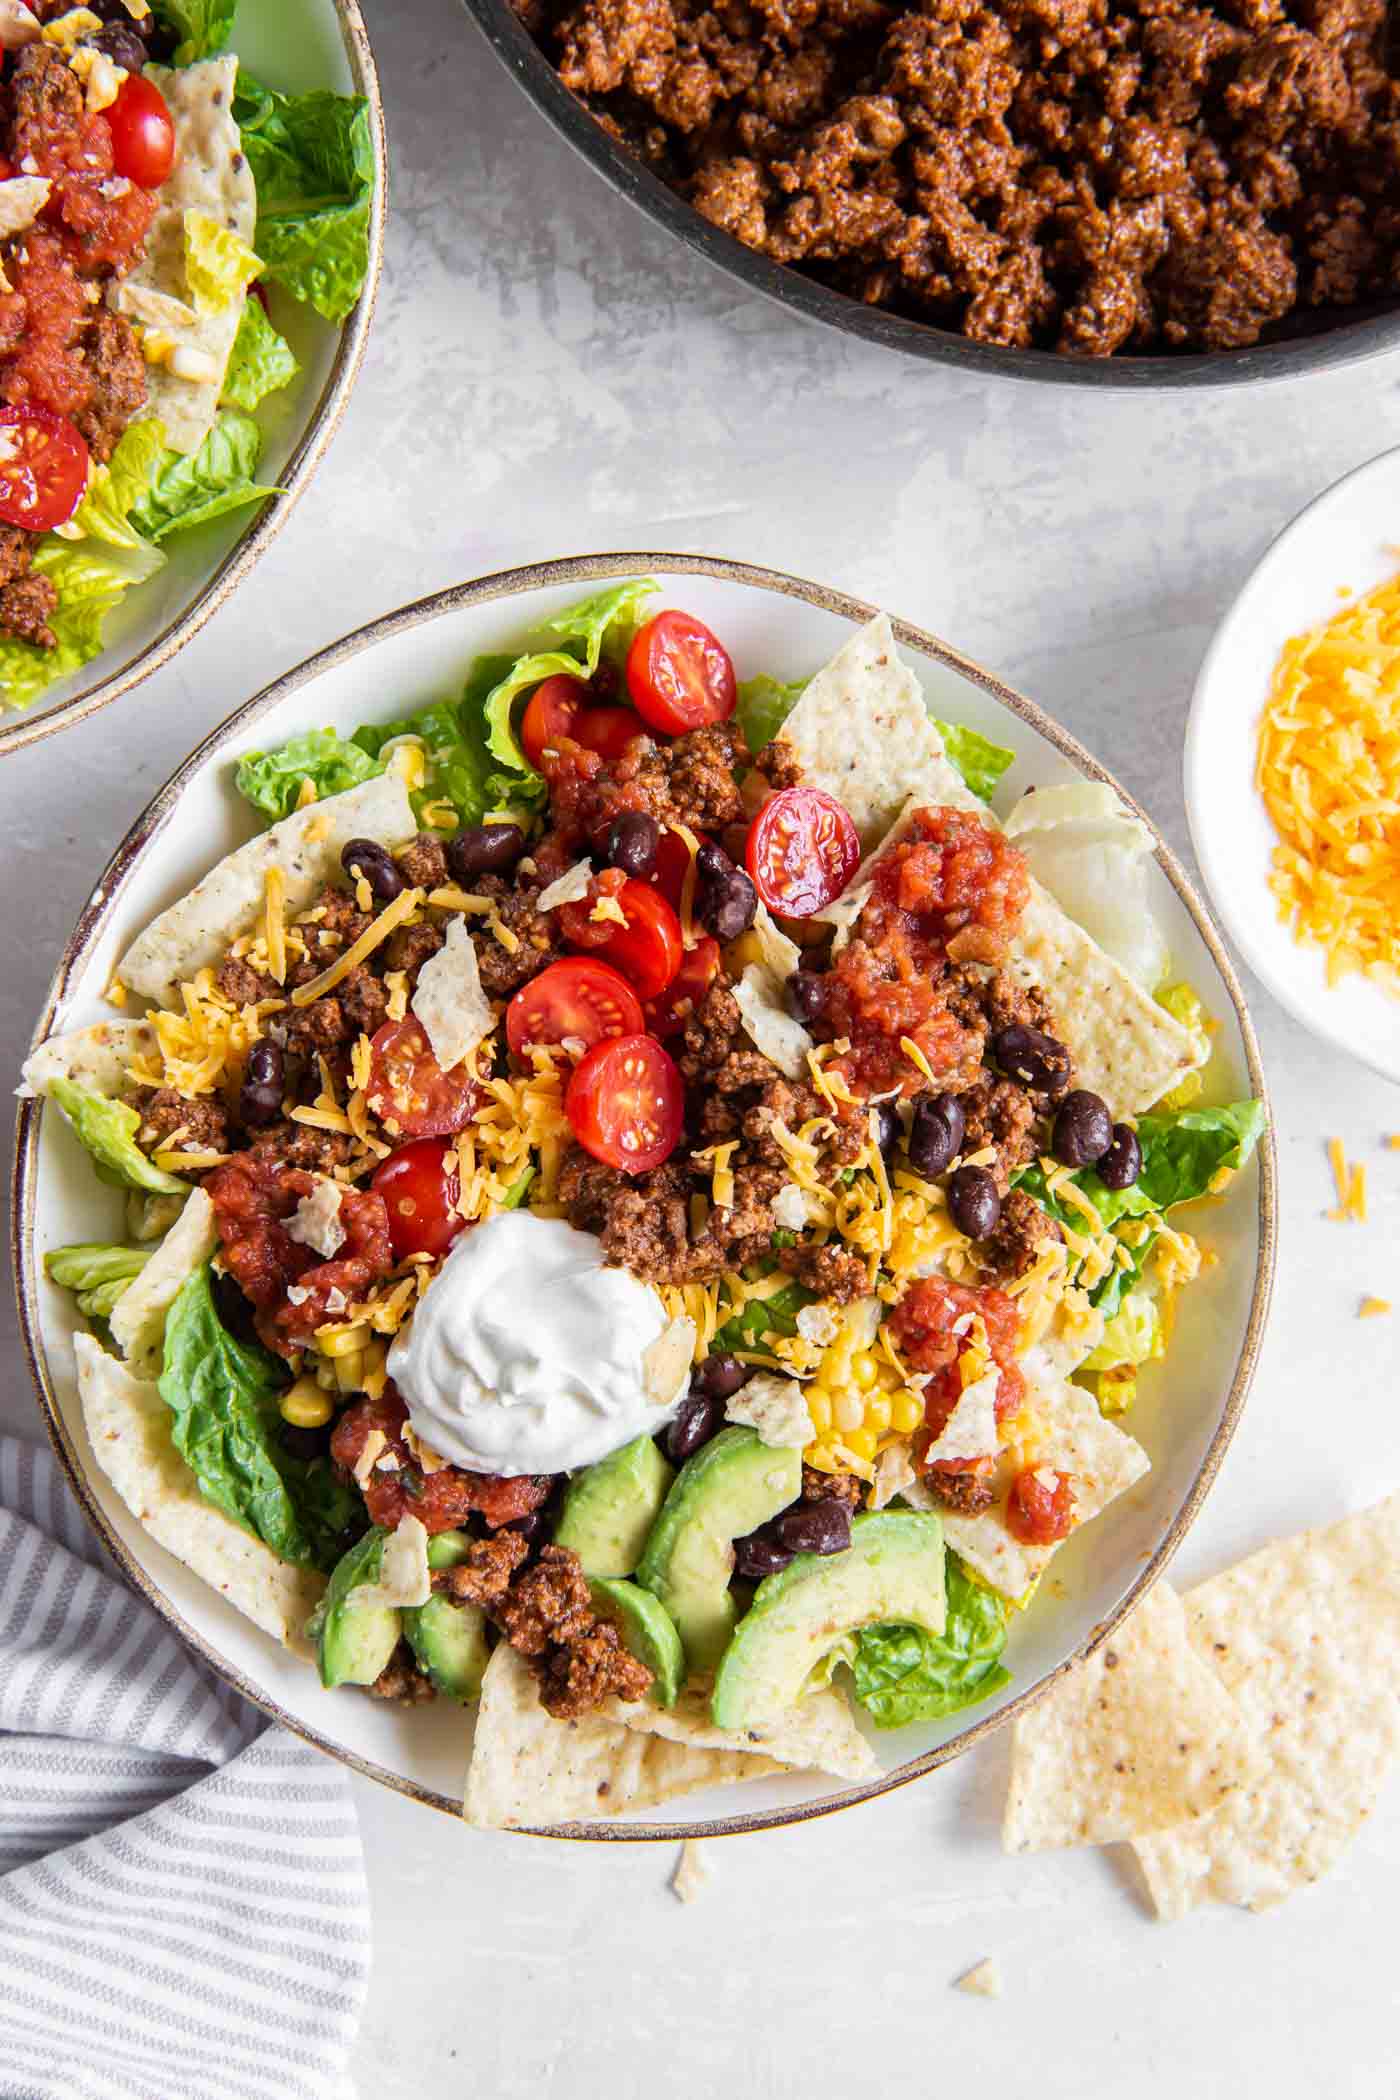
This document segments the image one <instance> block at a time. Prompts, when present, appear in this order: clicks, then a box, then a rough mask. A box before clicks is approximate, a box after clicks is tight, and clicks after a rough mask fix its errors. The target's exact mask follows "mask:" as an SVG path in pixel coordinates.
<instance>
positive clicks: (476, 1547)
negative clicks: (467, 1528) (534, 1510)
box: [432, 1531, 530, 1610]
mask: <svg viewBox="0 0 1400 2100" xmlns="http://www.w3.org/2000/svg"><path fill="white" fill-rule="evenodd" d="M529 1557H530V1548H529V1546H528V1545H527V1544H526V1542H525V1540H524V1539H523V1538H522V1537H521V1536H520V1533H519V1532H518V1531H495V1532H493V1533H492V1534H491V1536H490V1538H485V1539H473V1540H472V1542H471V1545H470V1547H469V1548H468V1550H467V1557H466V1559H465V1560H464V1561H462V1562H460V1563H459V1564H458V1566H457V1567H455V1568H440V1569H438V1570H437V1572H436V1573H435V1574H434V1576H433V1578H432V1581H433V1588H434V1589H435V1590H441V1591H442V1592H443V1593H444V1594H445V1595H447V1596H449V1597H451V1598H452V1599H453V1601H454V1602H455V1603H457V1604H479V1605H480V1606H481V1607H482V1609H483V1610H490V1609H492V1608H493V1607H494V1606H496V1605H498V1604H499V1603H500V1602H501V1599H502V1598H503V1597H504V1596H505V1593H506V1591H507V1590H508V1589H509V1588H510V1579H511V1577H512V1575H514V1573H515V1571H516V1569H517V1568H518V1567H519V1566H520V1564H521V1562H522V1561H526V1560H528V1559H529Z"/></svg>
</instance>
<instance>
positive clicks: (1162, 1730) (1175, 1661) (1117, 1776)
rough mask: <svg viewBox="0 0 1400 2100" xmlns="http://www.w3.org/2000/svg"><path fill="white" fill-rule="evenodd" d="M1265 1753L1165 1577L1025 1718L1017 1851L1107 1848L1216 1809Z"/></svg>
mask: <svg viewBox="0 0 1400 2100" xmlns="http://www.w3.org/2000/svg"><path fill="white" fill-rule="evenodd" d="M1261 1763H1262V1760H1261V1758H1260V1755H1259V1751H1258V1749H1257V1748H1256V1746H1255V1742H1254V1737H1253V1734H1252V1731H1251V1730H1250V1729H1249V1727H1248V1726H1247V1725H1246V1723H1245V1721H1244V1719H1243V1717H1242V1716H1241V1713H1240V1710H1239V1708H1238V1707H1237V1706H1236V1704H1235V1702H1234V1700H1233V1699H1232V1698H1231V1697H1230V1694H1229V1693H1228V1692H1227V1691H1226V1689H1225V1687H1224V1685H1223V1684H1222V1683H1221V1682H1220V1679H1219V1678H1218V1677H1217V1676H1216V1674H1215V1672H1214V1671H1213V1670H1212V1669H1211V1668H1210V1666H1209V1664H1207V1663H1206V1662H1204V1661H1202V1659H1201V1657H1200V1656H1199V1655H1198V1654H1197V1652H1196V1650H1195V1648H1194V1647H1193V1646H1192V1643H1191V1637H1190V1633H1189V1631H1188V1627H1187V1616H1186V1611H1185V1608H1184V1607H1183V1605H1182V1601H1181V1599H1180V1597H1179V1596H1178V1595H1177V1593H1176V1591H1175V1590H1173V1589H1172V1588H1171V1586H1170V1584H1168V1583H1165V1582H1159V1583H1158V1584H1157V1586H1156V1588H1155V1589H1153V1590H1152V1591H1150V1592H1149V1594H1148V1595H1147V1596H1146V1597H1145V1598H1144V1599H1143V1601H1142V1603H1141V1604H1139V1605H1138V1607H1137V1609H1136V1610H1135V1611H1134V1612H1133V1613H1132V1614H1131V1616H1130V1617H1129V1618H1128V1619H1126V1620H1125V1621H1124V1623H1123V1625H1121V1626H1120V1627H1119V1628H1118V1629H1117V1631H1116V1632H1115V1633H1113V1634H1112V1635H1111V1636H1110V1637H1109V1639H1108V1640H1107V1641H1105V1642H1104V1644H1103V1646H1102V1647H1101V1648H1099V1649H1098V1650H1097V1652H1096V1653H1095V1654H1094V1655H1092V1656H1091V1657H1090V1658H1089V1660H1088V1662H1086V1663H1083V1664H1081V1665H1080V1667H1079V1668H1078V1669H1077V1670H1072V1671H1070V1672H1069V1673H1068V1675H1066V1676H1065V1677H1063V1678H1062V1679H1061V1680H1060V1682H1059V1683H1058V1684H1057V1685H1056V1686H1055V1688H1054V1690H1053V1691H1052V1692H1050V1693H1048V1694H1047V1696H1046V1697H1045V1698H1044V1699H1042V1700H1041V1701H1040V1702H1039V1704H1038V1705H1036V1706H1033V1707H1032V1708H1031V1710H1030V1712H1029V1713H1027V1714H1024V1715H1022V1717H1021V1719H1020V1720H1019V1721H1018V1722H1017V1723H1016V1729H1015V1734H1014V1736H1013V1738H1012V1751H1011V1787H1010V1791H1009V1793H1008V1795H1007V1802H1006V1814H1005V1818H1004V1820H1003V1823H1002V1843H1003V1844H1004V1845H1005V1847H1006V1849H1007V1851H1008V1852H1038V1851H1042V1850H1045V1849H1046V1848H1048V1847H1050V1846H1053V1845H1110V1844H1113V1843H1115V1842H1116V1841H1117V1840H1119V1839H1121V1838H1128V1837H1135V1836H1138V1835H1141V1834H1143V1833H1145V1832H1147V1831H1151V1830H1169V1829H1171V1828H1172V1827H1173V1826H1174V1825H1176V1824H1178V1823H1183V1822H1186V1821H1187V1820H1188V1819H1189V1818H1191V1817H1199V1816H1203V1815H1207V1814H1209V1813H1210V1811H1211V1810H1213V1809H1216V1808H1218V1807H1219V1806H1220V1804H1221V1802H1222V1801H1223V1800H1225V1799H1226V1797H1227V1796H1228V1795H1229V1794H1231V1793H1232V1792H1233V1790H1234V1789H1235V1788H1237V1787H1240V1786H1243V1785H1246V1784H1247V1783H1248V1782H1249V1781H1250V1780H1252V1779H1256V1778H1257V1777H1258V1776H1259V1773H1260V1769H1261Z"/></svg>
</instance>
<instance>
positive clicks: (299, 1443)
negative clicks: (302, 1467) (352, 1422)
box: [277, 1422, 331, 1459]
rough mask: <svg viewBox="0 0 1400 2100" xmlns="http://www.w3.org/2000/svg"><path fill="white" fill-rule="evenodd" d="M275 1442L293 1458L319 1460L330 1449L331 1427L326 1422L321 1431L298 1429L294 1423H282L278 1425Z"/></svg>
mask: <svg viewBox="0 0 1400 2100" xmlns="http://www.w3.org/2000/svg"><path fill="white" fill-rule="evenodd" d="M277 1441H278V1443H279V1444H280V1445H281V1446H282V1449H283V1450H284V1451H290V1452H291V1454H292V1457H293V1458H306V1459H311V1458H319V1457H320V1456H321V1454H322V1453H323V1452H324V1451H327V1450H329V1448H330V1441H331V1425H330V1423H329V1422H327V1423H326V1425H325V1427H324V1428H322V1429H299V1428H298V1427H297V1425H296V1423H295V1422H282V1423H279V1425H278V1429H277Z"/></svg>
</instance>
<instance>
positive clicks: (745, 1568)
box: [734, 1526, 797, 1582]
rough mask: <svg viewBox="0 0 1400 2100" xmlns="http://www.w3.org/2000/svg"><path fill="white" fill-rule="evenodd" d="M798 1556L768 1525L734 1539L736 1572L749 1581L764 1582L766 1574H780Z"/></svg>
mask: <svg viewBox="0 0 1400 2100" xmlns="http://www.w3.org/2000/svg"><path fill="white" fill-rule="evenodd" d="M796 1558H797V1555H796V1554H795V1553H794V1551H793V1549H792V1548H791V1546H785V1545H784V1544H783V1542H782V1540H781V1539H780V1538H779V1537H778V1536H777V1534H776V1532H774V1531H770V1530H769V1529H768V1528H767V1527H766V1526H765V1528H764V1529H763V1530H762V1531H751V1532H750V1533H749V1535H748V1537H747V1538H743V1539H735V1541H734V1572H735V1574H736V1575H742V1576H743V1577H744V1578H745V1580H746V1581H748V1582H762V1580H763V1578H764V1576H765V1575H777V1574H780V1573H781V1571H782V1570H783V1569H784V1568H790V1567H791V1566H792V1563H793V1562H794V1560H796Z"/></svg>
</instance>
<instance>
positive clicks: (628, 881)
mask: <svg viewBox="0 0 1400 2100" xmlns="http://www.w3.org/2000/svg"><path fill="white" fill-rule="evenodd" d="M617 872H618V871H617V869H616V868H605V869H604V870H603V873H602V874H601V875H600V876H598V877H597V878H596V879H595V881H594V884H593V890H592V893H591V894H592V895H593V896H595V897H596V896H607V897H612V898H614V899H615V900H616V902H617V905H618V908H619V909H620V910H621V912H622V915H623V918H624V920H625V921H626V924H625V925H620V924H619V923H618V921H617V920H616V919H593V918H591V917H590V916H589V914H590V912H591V910H592V908H593V907H592V905H591V904H590V903H581V904H566V905H564V906H563V907H562V909H561V911H560V914H559V919H560V924H561V926H562V928H563V932H564V938H565V939H566V940H568V941H572V942H573V944H574V945H575V947H579V948H587V949H588V950H589V951H590V953H591V954H594V955H601V956H602V957H603V959H604V961H605V962H610V963H611V964H612V966H613V968H614V969H615V970H621V972H622V974H623V976H624V977H625V978H626V979H627V981H628V983H629V984H630V985H631V986H632V987H633V989H634V990H635V991H636V992H637V994H638V996H639V997H640V998H642V999H655V998H656V996H657V994H658V993H659V992H664V991H665V989H666V987H667V985H668V984H669V983H670V982H671V979H672V978H673V977H674V976H675V974H676V972H677V970H678V969H679V968H680V966H681V959H682V957H683V956H684V954H685V943H684V941H683V940H682V939H681V922H680V920H679V919H678V918H677V917H676V914H675V912H674V911H673V910H672V908H671V906H670V905H669V904H668V903H667V902H666V899H665V898H664V897H663V896H662V895H661V893H660V891H659V890H653V889H649V888H648V887H647V885H646V883H644V882H638V881H636V880H634V878H633V877H632V876H630V875H628V876H624V877H623V879H622V881H621V882H619V881H618V880H617Z"/></svg>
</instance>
